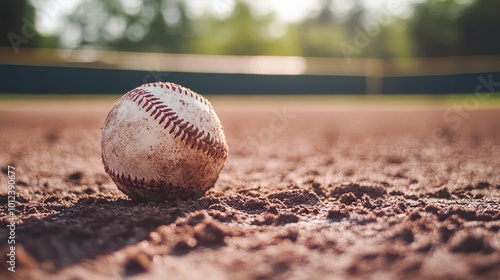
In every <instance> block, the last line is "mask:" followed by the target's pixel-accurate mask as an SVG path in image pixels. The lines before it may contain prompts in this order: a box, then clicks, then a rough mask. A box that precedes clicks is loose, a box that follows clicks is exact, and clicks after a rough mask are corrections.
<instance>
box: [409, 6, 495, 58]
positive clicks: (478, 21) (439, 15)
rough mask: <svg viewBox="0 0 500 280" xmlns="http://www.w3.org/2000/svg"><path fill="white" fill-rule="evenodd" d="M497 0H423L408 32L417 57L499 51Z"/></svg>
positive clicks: (416, 9) (482, 53)
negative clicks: (424, 0)
mask: <svg viewBox="0 0 500 280" xmlns="http://www.w3.org/2000/svg"><path fill="white" fill-rule="evenodd" d="M499 30H500V1H497V0H481V1H479V0H475V1H456V0H439V1H426V2H422V3H420V4H418V5H416V6H415V10H414V15H413V18H412V19H411V20H410V32H411V35H412V37H413V42H414V44H415V51H416V55H417V56H449V55H486V54H500V36H498V32H499Z"/></svg>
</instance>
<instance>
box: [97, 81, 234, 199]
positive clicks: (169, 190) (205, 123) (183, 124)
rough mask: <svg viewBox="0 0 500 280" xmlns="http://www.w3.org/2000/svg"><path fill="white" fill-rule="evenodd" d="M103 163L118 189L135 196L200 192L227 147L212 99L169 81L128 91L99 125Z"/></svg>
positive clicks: (194, 194)
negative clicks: (101, 126) (102, 123)
mask: <svg viewBox="0 0 500 280" xmlns="http://www.w3.org/2000/svg"><path fill="white" fill-rule="evenodd" d="M101 146H102V161H103V164H104V167H105V170H106V172H107V173H108V174H109V175H110V176H111V178H112V179H113V181H114V182H115V183H116V185H117V186H118V188H119V189H120V190H121V191H122V192H124V193H125V194H127V195H128V196H130V197H131V198H135V199H143V200H153V201H161V200H174V199H177V198H180V199H188V198H196V197H199V196H201V195H203V194H204V193H205V192H206V191H207V190H208V189H210V188H211V187H212V186H213V185H214V184H215V182H216V181H217V178H218V177H219V173H220V172H221V170H222V168H223V166H224V162H225V161H226V158H227V156H228V147H227V144H226V139H225V136H224V131H223V128H222V125H221V123H220V120H219V118H218V117H217V115H216V114H215V111H214V109H213V108H212V105H211V104H210V102H208V101H207V100H206V99H205V98H204V97H202V96H201V95H199V94H197V93H195V92H193V91H192V90H190V89H187V88H184V87H182V86H179V85H176V84H173V83H163V82H158V83H152V84H145V85H142V86H140V87H138V88H135V89H133V90H131V91H129V92H127V93H126V94H125V95H124V96H123V97H122V98H121V99H120V100H119V101H118V102H117V103H116V104H115V105H114V107H113V108H112V109H111V111H110V112H109V114H108V116H107V118H106V121H105V122H104V126H103V128H102V141H101Z"/></svg>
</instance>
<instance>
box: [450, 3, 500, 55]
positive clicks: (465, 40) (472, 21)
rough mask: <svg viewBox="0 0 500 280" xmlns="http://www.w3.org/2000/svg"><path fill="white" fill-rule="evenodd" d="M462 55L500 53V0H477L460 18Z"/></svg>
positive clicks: (460, 51) (458, 41)
mask: <svg viewBox="0 0 500 280" xmlns="http://www.w3.org/2000/svg"><path fill="white" fill-rule="evenodd" d="M457 27H458V28H459V30H460V32H459V35H458V40H457V46H458V47H459V51H458V52H459V54H460V55H493V54H495V55H498V54H500V1H497V0H481V1H479V0H476V1H474V2H473V3H472V4H471V5H470V6H469V7H468V8H467V9H466V10H465V11H463V14H462V16H461V17H460V18H459V19H458V22H457Z"/></svg>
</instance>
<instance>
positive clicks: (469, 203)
mask: <svg viewBox="0 0 500 280" xmlns="http://www.w3.org/2000/svg"><path fill="white" fill-rule="evenodd" d="M281 101H283V102H281ZM281 101H280V100H279V99H278V100H275V101H273V102H271V103H268V104H261V105H259V104H258V102H254V101H252V102H246V101H245V102H238V101H232V102H228V101H224V100H218V99H216V100H215V101H214V102H213V104H214V106H215V108H216V110H217V113H218V115H219V117H220V119H221V121H222V124H223V125H224V129H225V132H226V137H227V140H228V144H229V149H230V155H229V159H228V161H227V163H226V166H225V168H224V169H223V171H222V173H221V175H220V178H219V181H218V182H217V184H216V186H215V187H214V188H213V189H211V190H210V191H209V192H208V193H206V195H205V196H204V197H202V198H200V199H197V200H188V201H179V200H178V201H174V202H147V203H145V202H136V201H132V200H129V199H128V197H127V196H126V195H124V194H122V193H121V192H120V191H119V190H118V189H117V188H116V186H115V185H114V183H113V182H112V181H111V179H110V178H109V176H108V175H107V174H106V173H105V172H104V169H103V166H102V163H101V156H100V127H101V125H102V123H103V121H104V118H105V116H106V114H107V112H108V111H109V109H110V108H111V106H112V102H98V103H96V104H94V103H70V102H67V103H59V104H52V103H51V104H48V103H47V104H45V103H43V104H44V105H38V106H36V104H32V105H29V104H28V105H26V104H24V105H20V104H17V105H16V104H3V105H1V107H0V131H1V134H0V135H1V136H0V141H1V143H2V144H1V146H0V165H1V167H2V169H1V170H2V174H0V183H1V191H0V204H1V208H2V211H1V212H0V251H1V252H0V253H1V256H0V258H1V260H2V262H1V263H0V278H1V279H115V278H127V277H131V278H134V279H149V278H153V279H205V280H207V279H335V278H349V279H352V278H362V279H421V278H426V279H500V233H499V230H500V122H499V119H500V109H495V108H482V109H477V110H473V111H456V112H452V113H450V112H451V111H450V110H449V108H448V107H444V106H433V107H423V106H422V107H416V106H409V105H405V106H402V107H401V106H400V107H397V106H394V105H391V106H389V105H381V104H375V105H373V104H371V103H369V104H361V105H353V104H351V105H349V104H344V105H338V104H337V105H335V103H334V102H333V101H328V102H324V103H323V104H300V103H297V102H292V103H286V102H284V101H285V100H281ZM262 103H265V102H264V101H263V102H262ZM8 165H13V166H14V167H15V168H16V169H15V172H16V194H17V204H16V205H15V214H16V216H15V217H13V216H9V215H8V205H7V202H8V196H7V183H8V178H7V175H8V174H7V173H8V170H7V169H8ZM11 221H14V223H15V224H16V228H15V240H16V244H15V246H16V272H15V273H12V272H9V271H8V270H7V269H8V267H9V264H8V263H7V260H8V257H7V254H8V253H9V247H10V245H8V244H7V240H8V239H7V238H8V235H9V231H8V228H7V225H8V224H9V223H10V222H11Z"/></svg>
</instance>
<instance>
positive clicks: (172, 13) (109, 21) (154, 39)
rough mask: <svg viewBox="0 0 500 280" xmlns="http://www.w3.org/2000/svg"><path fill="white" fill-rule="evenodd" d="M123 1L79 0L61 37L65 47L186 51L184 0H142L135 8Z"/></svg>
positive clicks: (187, 32) (187, 34) (189, 31)
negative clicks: (90, 46)
mask: <svg viewBox="0 0 500 280" xmlns="http://www.w3.org/2000/svg"><path fill="white" fill-rule="evenodd" d="M126 5H127V4H126V2H125V1H123V0H108V1H99V0H87V1H82V2H81V3H80V4H79V5H78V6H77V8H76V9H75V11H74V12H73V13H72V14H70V15H69V16H68V17H67V18H66V21H67V29H66V30H64V31H63V33H62V34H60V36H61V37H62V38H66V41H64V40H63V41H62V43H63V45H65V46H66V47H71V48H75V47H79V46H85V45H92V46H95V47H100V48H103V47H111V48H113V49H116V50H126V51H165V52H173V53H180V52H189V50H190V47H189V43H190V39H189V37H190V36H191V34H192V26H191V21H190V20H189V19H188V18H187V15H186V7H185V4H184V2H183V1H175V0H174V1H169V0H145V1H141V2H140V6H138V7H137V8H130V7H127V6H126Z"/></svg>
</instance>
